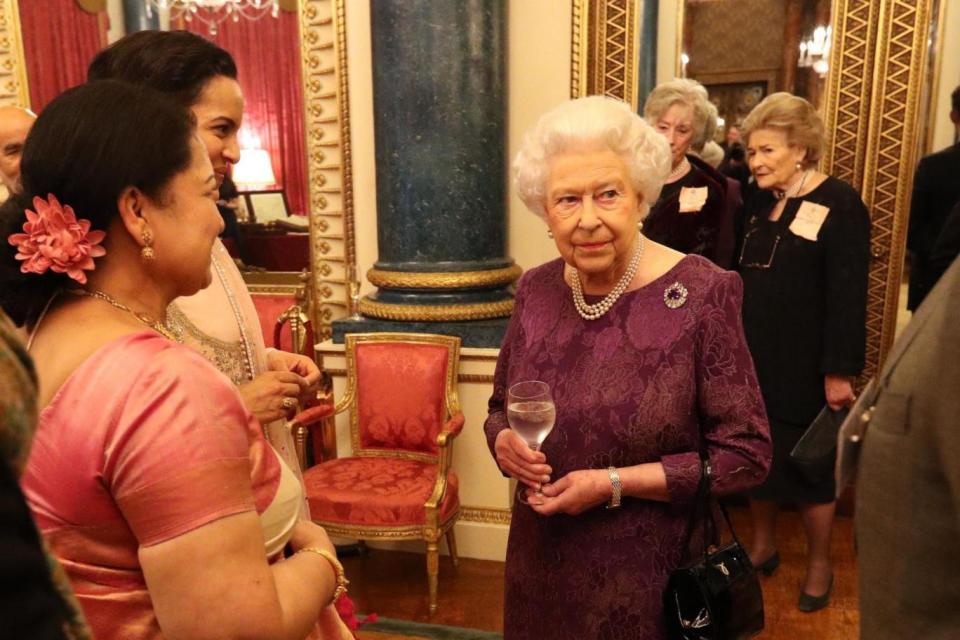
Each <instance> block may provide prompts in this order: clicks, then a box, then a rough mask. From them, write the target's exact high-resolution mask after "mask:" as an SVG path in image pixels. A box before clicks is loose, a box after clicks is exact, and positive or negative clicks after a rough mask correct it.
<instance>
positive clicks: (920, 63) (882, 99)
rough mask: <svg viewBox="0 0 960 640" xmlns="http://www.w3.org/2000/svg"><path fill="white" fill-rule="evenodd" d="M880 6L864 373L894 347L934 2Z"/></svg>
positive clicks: (867, 172)
mask: <svg viewBox="0 0 960 640" xmlns="http://www.w3.org/2000/svg"><path fill="white" fill-rule="evenodd" d="M882 9H883V10H882V12H881V14H880V18H879V25H878V30H877V44H876V51H877V53H876V63H875V65H874V72H873V77H874V82H875V85H874V87H873V100H872V104H871V109H870V111H869V122H870V134H869V138H868V141H867V147H866V154H865V160H864V174H863V185H862V191H861V192H862V194H863V197H864V201H865V202H866V203H867V206H868V207H869V208H870V210H871V212H872V215H873V242H872V244H873V247H872V249H873V254H874V260H873V263H872V264H871V268H870V285H869V286H870V288H869V302H868V318H867V331H868V352H867V360H868V363H869V367H868V371H865V372H864V375H865V376H869V375H872V374H873V373H875V371H876V369H877V367H879V366H880V365H882V361H883V357H884V355H885V354H886V353H887V351H888V350H889V348H890V346H891V345H892V344H893V338H894V330H895V327H896V317H897V300H898V296H899V290H900V287H899V283H900V280H901V276H902V272H903V258H904V245H905V243H906V228H907V217H908V213H909V207H910V193H911V190H912V188H913V170H914V167H915V165H916V160H917V158H916V149H917V144H916V136H917V132H918V131H919V127H920V126H922V123H921V122H920V120H921V118H920V114H919V109H920V101H921V95H922V83H923V78H924V70H925V69H926V67H927V33H928V30H929V25H930V19H931V10H932V0H886V1H885V2H884V3H883V4H882Z"/></svg>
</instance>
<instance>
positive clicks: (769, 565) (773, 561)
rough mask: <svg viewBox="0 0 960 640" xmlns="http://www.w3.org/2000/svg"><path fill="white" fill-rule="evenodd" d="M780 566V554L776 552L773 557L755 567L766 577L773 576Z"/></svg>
mask: <svg viewBox="0 0 960 640" xmlns="http://www.w3.org/2000/svg"><path fill="white" fill-rule="evenodd" d="M779 566H780V552H779V551H774V552H773V555H772V556H770V557H769V558H767V559H766V560H764V561H763V562H761V563H760V564H758V565H757V566H755V567H754V569H756V570H757V572H758V573H762V574H763V575H765V576H772V575H773V572H774V571H776V570H777V567H779Z"/></svg>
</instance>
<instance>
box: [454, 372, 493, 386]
mask: <svg viewBox="0 0 960 640" xmlns="http://www.w3.org/2000/svg"><path fill="white" fill-rule="evenodd" d="M457 382H463V383H467V384H469V383H482V384H487V383H492V382H493V374H487V373H461V374H460V375H459V376H457Z"/></svg>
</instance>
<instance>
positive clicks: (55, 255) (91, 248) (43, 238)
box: [7, 193, 107, 284]
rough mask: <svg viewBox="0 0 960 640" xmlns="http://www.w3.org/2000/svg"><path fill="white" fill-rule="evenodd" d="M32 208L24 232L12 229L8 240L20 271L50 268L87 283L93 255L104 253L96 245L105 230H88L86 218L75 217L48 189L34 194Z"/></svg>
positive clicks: (42, 271)
mask: <svg viewBox="0 0 960 640" xmlns="http://www.w3.org/2000/svg"><path fill="white" fill-rule="evenodd" d="M33 208H34V209H36V212H33V211H31V210H30V209H27V210H26V214H27V221H26V222H25V223H24V225H23V233H14V234H11V235H10V237H9V238H7V242H9V243H10V244H12V245H13V246H15V247H16V248H17V255H16V256H15V257H16V259H17V260H23V264H22V265H20V271H21V273H37V274H40V273H46V271H47V269H52V270H53V271H55V272H57V273H65V274H67V275H68V276H70V277H71V278H73V279H74V280H76V281H77V282H79V283H80V284H86V282H87V274H85V273H84V271H92V270H93V269H95V268H96V267H95V265H94V264H93V259H94V258H99V257H100V256H102V255H104V254H106V253H107V250H106V249H104V248H103V247H101V246H99V245H100V243H101V242H103V239H104V238H105V237H106V235H107V234H106V232H104V231H91V230H90V221H89V220H77V216H76V214H74V212H73V209H72V208H70V206H61V205H60V203H59V202H58V201H57V198H56V197H55V196H54V195H53V194H52V193H51V194H49V195H48V196H47V199H46V200H44V199H43V198H41V197H39V196H37V197H35V198H34V199H33Z"/></svg>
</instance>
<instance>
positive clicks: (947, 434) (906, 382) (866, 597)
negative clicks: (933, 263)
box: [856, 260, 960, 640]
mask: <svg viewBox="0 0 960 640" xmlns="http://www.w3.org/2000/svg"><path fill="white" fill-rule="evenodd" d="M876 382H877V394H878V395H877V397H876V400H874V401H873V407H874V408H873V410H872V416H871V417H870V421H869V424H868V425H867V428H866V433H865V436H864V439H863V448H862V452H861V457H860V472H859V477H858V479H857V508H856V532H857V541H858V555H859V560H860V635H861V637H862V638H864V639H869V640H885V639H887V638H889V639H891V640H893V639H896V640H902V639H904V638H922V639H923V640H938V639H941V638H942V639H944V640H946V639H947V638H949V639H951V640H955V639H957V638H960V551H958V544H960V260H955V261H954V262H953V264H952V266H951V267H950V268H949V269H948V270H947V272H946V273H945V274H944V276H943V278H941V279H940V282H939V283H938V284H937V285H936V286H935V287H934V288H933V290H932V291H931V292H930V294H929V295H928V296H927V298H926V300H924V302H923V304H922V305H921V306H920V308H919V309H918V310H917V311H916V313H915V314H914V316H913V320H912V321H911V322H910V324H909V325H908V326H907V328H906V330H905V331H904V333H903V335H902V336H901V337H900V339H899V340H898V341H897V342H896V344H894V346H893V349H892V350H891V352H890V355H889V357H888V358H887V361H886V364H885V365H884V367H883V371H882V372H881V373H880V375H879V376H878V377H877V380H876ZM864 400H865V401H866V398H865V399H864ZM867 413H868V415H869V413H870V412H869V411H868V412H867Z"/></svg>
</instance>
